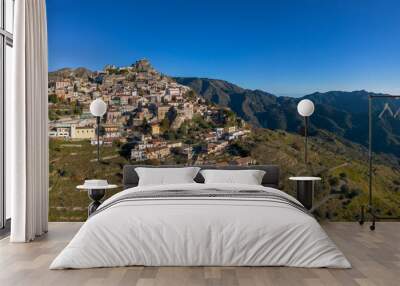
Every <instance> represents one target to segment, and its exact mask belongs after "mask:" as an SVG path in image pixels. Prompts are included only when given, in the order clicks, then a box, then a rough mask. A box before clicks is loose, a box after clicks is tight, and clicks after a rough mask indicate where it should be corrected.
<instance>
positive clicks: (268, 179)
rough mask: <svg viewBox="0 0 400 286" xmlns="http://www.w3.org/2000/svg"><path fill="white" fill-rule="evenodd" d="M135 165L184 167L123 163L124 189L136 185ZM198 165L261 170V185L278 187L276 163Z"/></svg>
mask: <svg viewBox="0 0 400 286" xmlns="http://www.w3.org/2000/svg"><path fill="white" fill-rule="evenodd" d="M136 167H147V168H179V167H182V168H183V167H186V166H180V165H161V166H150V165H125V166H124V170H123V180H122V184H123V186H124V189H128V188H133V187H136V186H137V185H138V183H139V177H138V175H137V173H136V171H135V168H136ZM195 167H199V168H201V169H202V170H204V169H213V170H215V169H217V170H254V169H256V170H263V171H265V175H264V177H263V180H262V183H261V184H262V185H263V186H264V187H271V188H276V189H279V175H280V171H279V166H277V165H251V166H208V165H201V166H195ZM194 180H195V181H196V182H197V183H204V178H203V176H202V175H201V174H200V172H199V173H198V174H197V176H196V178H194Z"/></svg>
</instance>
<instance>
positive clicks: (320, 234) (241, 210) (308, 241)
mask: <svg viewBox="0 0 400 286" xmlns="http://www.w3.org/2000/svg"><path fill="white" fill-rule="evenodd" d="M174 190H178V191H182V192H183V193H184V192H185V191H189V193H190V192H200V193H204V194H205V193H207V192H209V191H210V190H213V191H214V192H215V191H217V192H225V191H226V192H238V191H241V192H243V191H244V193H246V192H245V191H246V190H248V191H250V192H249V194H251V192H252V191H262V192H266V193H268V194H269V195H270V196H272V198H273V197H274V195H276V197H277V198H278V197H281V198H285V200H288V202H292V203H293V205H292V204H290V203H284V201H282V200H279V199H277V200H275V199H264V198H262V197H261V198H258V197H252V196H249V197H246V196H245V195H242V196H240V197H236V196H234V195H233V196H226V197H218V196H201V197H196V196H193V197H192V196H190V195H189V196H188V195H185V196H183V195H182V197H179V195H175V196H172V197H151V198H145V197H141V198H140V197H139V199H138V198H135V199H127V200H124V199H122V198H125V197H127V198H129V196H132V195H133V196H136V195H137V194H144V193H145V192H146V191H151V192H153V193H157V192H160V193H162V192H165V191H174ZM138 192H140V193H138ZM296 204H298V202H297V201H296V200H295V199H294V198H293V197H291V196H289V195H287V194H286V193H283V192H281V191H279V190H277V189H274V188H268V187H263V186H255V185H240V184H197V183H192V184H178V185H164V186H138V187H134V188H130V189H127V190H124V191H122V192H120V193H118V194H116V195H114V196H113V197H111V198H109V199H108V200H106V201H105V202H104V203H103V204H102V205H101V206H100V208H99V210H98V213H97V214H95V215H94V216H92V217H90V218H89V219H88V220H87V221H86V223H85V224H84V225H83V226H82V227H81V229H80V230H79V232H78V233H77V234H76V236H75V237H74V238H73V239H72V241H71V242H70V243H69V244H68V246H67V247H66V248H65V249H64V250H63V251H62V252H61V253H60V254H59V255H58V257H57V258H56V259H55V260H54V261H53V263H52V264H51V266H50V269H63V268H91V267H114V266H128V265H145V266H195V265H197V266H211V265H213V266H293V267H332V268H350V267H351V266H350V263H349V262H348V261H347V259H346V258H345V256H344V255H343V254H342V252H341V251H340V250H339V249H338V248H337V247H336V245H335V244H334V243H333V242H332V241H331V239H330V238H329V237H328V236H327V234H326V233H325V231H324V230H323V229H322V228H321V226H320V225H319V224H318V222H317V221H316V220H315V219H314V218H313V217H312V216H310V215H309V214H307V213H305V212H303V211H302V210H301V209H299V208H298V207H295V206H296Z"/></svg>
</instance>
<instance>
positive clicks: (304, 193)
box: [289, 177, 321, 210]
mask: <svg viewBox="0 0 400 286" xmlns="http://www.w3.org/2000/svg"><path fill="white" fill-rule="evenodd" d="M289 180H291V181H295V182H296V196H297V200H298V201H299V202H300V203H302V204H303V205H304V207H305V208H306V209H308V210H311V208H312V206H313V201H314V185H315V182H316V181H321V178H320V177H290V178H289Z"/></svg>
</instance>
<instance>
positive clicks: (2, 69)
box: [0, 0, 14, 229]
mask: <svg viewBox="0 0 400 286" xmlns="http://www.w3.org/2000/svg"><path fill="white" fill-rule="evenodd" d="M13 22H14V0H0V63H1V64H0V228H1V229H4V228H5V226H6V225H7V221H9V218H10V217H11V212H10V203H11V202H10V194H9V193H7V192H6V189H5V188H4V180H5V176H4V171H5V168H4V166H5V164H4V154H5V150H4V139H5V136H4V128H5V122H4V118H5V116H4V113H5V103H6V99H7V97H8V96H9V94H10V92H11V68H12V65H13V58H12V56H13V55H12V47H13V34H12V33H13V30H14V27H13V26H14V24H13Z"/></svg>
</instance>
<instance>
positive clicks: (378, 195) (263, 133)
mask: <svg viewBox="0 0 400 286" xmlns="http://www.w3.org/2000/svg"><path fill="white" fill-rule="evenodd" d="M309 142H310V151H309V158H310V159H309V161H310V166H308V167H307V168H306V166H305V164H304V163H303V148H304V147H303V146H304V142H303V138H302V137H301V136H299V135H296V134H291V133H287V132H284V131H272V130H261V129H260V130H257V131H256V132H255V133H254V135H253V136H251V137H250V138H248V139H246V140H245V141H244V142H242V144H243V145H244V146H246V147H247V148H248V149H249V150H250V152H251V156H252V157H253V158H255V159H256V160H257V162H258V163H259V164H278V165H280V166H281V168H282V175H281V188H282V189H283V190H284V191H286V192H288V193H290V194H294V184H293V183H292V182H290V181H288V179H287V178H288V177H289V176H292V175H304V174H309V175H318V176H321V177H322V178H323V181H322V183H321V184H319V188H318V190H317V192H316V200H319V199H321V198H323V197H324V196H326V195H329V194H330V193H331V191H332V190H334V191H338V190H341V189H342V192H341V194H339V195H337V197H336V198H333V199H330V200H328V201H327V202H326V203H325V204H323V205H322V206H321V207H320V208H319V209H318V210H317V213H316V214H317V216H318V217H320V218H322V219H324V218H328V219H332V220H353V219H354V218H355V216H356V215H357V214H358V212H359V208H360V206H361V204H365V203H366V202H367V200H368V195H367V191H368V188H367V187H368V184H367V183H368V180H367V179H368V176H367V174H368V173H367V171H368V169H367V161H366V158H367V156H366V153H365V149H363V148H361V147H359V146H358V145H355V144H351V143H346V142H343V141H340V140H338V139H337V138H335V137H333V135H332V134H329V133H326V132H322V133H320V134H319V137H313V138H311V139H310V141H309ZM78 146H80V147H78ZM95 152H96V148H95V146H91V145H90V143H89V142H88V141H79V142H64V141H59V140H51V141H50V173H51V174H50V186H51V188H50V220H51V221H71V220H76V221H82V220H85V219H86V207H87V205H88V204H89V202H90V200H89V198H88V197H87V194H86V192H83V191H81V192H78V191H76V190H75V187H76V186H77V185H79V184H81V183H82V182H83V181H84V180H85V179H87V178H105V179H107V180H108V181H109V182H111V183H115V184H121V180H122V166H123V165H124V164H127V163H129V162H128V161H127V160H126V159H124V158H122V157H120V156H119V155H118V148H117V147H105V148H103V149H102V157H103V158H107V157H108V156H115V158H111V159H107V160H105V161H106V164H105V163H102V164H99V163H98V162H96V161H93V159H95V158H96V153H95ZM218 157H219V158H218ZM227 158H229V156H227V154H223V155H220V156H217V157H216V158H213V159H216V160H217V161H221V160H222V159H223V160H226V159H227ZM379 158H380V157H379V156H378V159H379ZM219 159H220V160H219ZM91 160H92V161H91ZM380 161H381V162H385V161H383V159H382V158H380ZM170 163H171V162H170ZM386 164H387V161H386ZM375 166H376V171H375V173H376V174H375V176H374V188H375V190H376V191H375V195H374V197H375V203H376V205H377V206H378V208H379V209H380V210H381V213H382V214H384V215H387V214H397V215H400V208H399V206H400V186H398V183H397V182H396V179H397V178H399V175H400V174H399V170H398V169H395V168H391V167H390V166H387V165H383V164H382V163H376V165H375ZM332 178H337V179H336V181H337V183H336V184H332V183H331V182H330V181H331V180H332ZM343 186H345V187H343ZM118 191H119V190H118ZM352 191H353V195H352V194H351V192H352ZM113 193H114V192H110V193H108V194H107V196H110V195H112V194H113ZM354 193H356V195H354Z"/></svg>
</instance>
